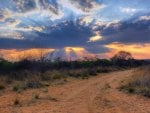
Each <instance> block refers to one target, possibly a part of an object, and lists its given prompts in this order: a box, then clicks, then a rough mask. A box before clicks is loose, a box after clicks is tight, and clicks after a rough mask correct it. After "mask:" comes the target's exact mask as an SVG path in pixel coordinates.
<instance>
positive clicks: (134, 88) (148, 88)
mask: <svg viewBox="0 0 150 113" xmlns="http://www.w3.org/2000/svg"><path fill="white" fill-rule="evenodd" d="M121 90H123V91H127V92H129V93H136V94H142V95H144V96H146V97H149V98H150V66H144V67H141V68H139V69H136V70H135V71H134V74H133V76H132V78H130V79H129V81H128V82H127V83H126V84H125V85H123V86H121Z"/></svg>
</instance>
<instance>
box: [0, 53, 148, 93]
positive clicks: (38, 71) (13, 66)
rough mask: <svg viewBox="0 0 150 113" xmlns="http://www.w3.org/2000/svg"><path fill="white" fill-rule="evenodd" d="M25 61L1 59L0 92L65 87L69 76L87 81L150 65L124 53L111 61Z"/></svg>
mask: <svg viewBox="0 0 150 113" xmlns="http://www.w3.org/2000/svg"><path fill="white" fill-rule="evenodd" d="M41 58H42V59H41V60H28V59H23V60H21V61H18V62H9V61H7V60H5V59H1V60H0V81H1V83H2V84H0V90H3V89H5V85H7V84H12V85H11V86H12V90H13V91H16V92H21V91H23V90H26V89H29V88H41V87H45V86H46V87H47V86H49V85H51V84H55V83H56V84H63V83H65V82H67V78H68V77H75V78H80V79H88V78H89V77H90V76H96V75H97V74H99V73H109V72H112V71H117V70H124V69H129V68H134V67H138V66H141V65H145V64H147V62H145V61H143V60H135V59H134V58H133V57H132V55H131V54H130V53H128V52H124V51H121V52H119V53H118V54H116V55H115V56H114V57H112V58H111V59H110V60H108V59H95V60H91V59H86V60H84V61H70V62H68V61H60V60H56V61H50V60H49V61H48V60H43V57H41Z"/></svg>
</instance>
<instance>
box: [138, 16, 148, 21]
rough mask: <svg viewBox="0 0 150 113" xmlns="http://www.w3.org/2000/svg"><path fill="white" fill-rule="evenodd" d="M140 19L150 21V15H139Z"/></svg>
mask: <svg viewBox="0 0 150 113" xmlns="http://www.w3.org/2000/svg"><path fill="white" fill-rule="evenodd" d="M139 20H146V21H150V16H141V17H139Z"/></svg>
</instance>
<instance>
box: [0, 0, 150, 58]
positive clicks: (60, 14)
mask: <svg viewBox="0 0 150 113" xmlns="http://www.w3.org/2000/svg"><path fill="white" fill-rule="evenodd" d="M149 4H150V0H0V55H1V56H10V55H12V56H13V55H14V54H15V56H16V55H17V54H22V52H29V51H34V52H36V51H38V50H42V49H46V51H47V50H49V51H52V50H56V49H62V48H66V47H71V48H84V49H85V50H87V51H89V52H90V53H92V54H96V55H100V56H101V57H102V58H110V57H112V55H113V54H115V53H116V52H118V51H121V50H125V51H129V52H131V53H132V54H133V56H134V57H135V58H137V59H150V53H149V51H150V5H149ZM34 52H33V53H34ZM30 53H31V52H30Z"/></svg>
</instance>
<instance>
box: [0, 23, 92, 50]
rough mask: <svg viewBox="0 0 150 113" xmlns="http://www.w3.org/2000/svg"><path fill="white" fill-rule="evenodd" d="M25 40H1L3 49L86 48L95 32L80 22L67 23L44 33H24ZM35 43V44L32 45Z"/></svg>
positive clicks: (49, 28)
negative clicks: (87, 42)
mask: <svg viewBox="0 0 150 113" xmlns="http://www.w3.org/2000/svg"><path fill="white" fill-rule="evenodd" d="M22 34H23V37H25V39H24V40H18V39H4V38H3V39H0V43H3V44H2V45H1V44H0V47H1V48H8V47H9V48H32V47H38V48H41V47H43V48H44V47H50V48H63V47H66V46H82V45H83V46H84V45H86V41H87V40H88V38H89V37H91V36H92V35H93V31H92V30H91V28H90V27H88V26H82V25H81V24H80V23H79V22H73V21H66V22H63V23H61V24H58V25H56V26H55V27H54V26H52V27H47V28H46V29H45V31H43V32H37V31H36V32H33V31H32V32H31V34H30V33H29V34H26V33H22ZM31 43H33V44H31Z"/></svg>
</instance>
